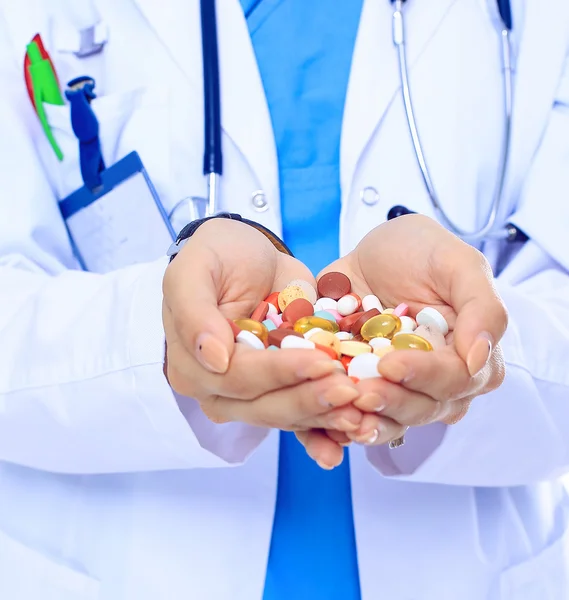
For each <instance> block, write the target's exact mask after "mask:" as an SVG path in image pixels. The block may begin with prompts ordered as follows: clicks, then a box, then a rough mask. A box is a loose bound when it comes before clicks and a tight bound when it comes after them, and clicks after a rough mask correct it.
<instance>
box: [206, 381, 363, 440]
mask: <svg viewBox="0 0 569 600" xmlns="http://www.w3.org/2000/svg"><path fill="white" fill-rule="evenodd" d="M358 396H359V392H358V390H357V388H356V386H355V384H354V383H353V382H352V381H351V380H350V379H349V378H348V377H347V376H346V375H344V374H341V373H337V372H336V373H332V374H331V375H328V376H327V377H323V378H322V379H319V380H316V381H308V382H305V383H301V384H299V385H296V386H294V387H290V388H285V389H278V390H275V391H273V392H269V393H268V394H264V395H263V396H260V397H259V398H256V399H255V400H251V401H243V400H235V399H234V398H230V397H229V398H228V397H224V396H216V397H213V398H212V399H211V400H209V401H208V402H204V403H203V406H204V408H205V409H206V410H207V411H208V412H210V413H211V414H213V415H215V417H216V418H220V419H224V420H225V421H238V422H243V423H249V424H251V425H256V426H258V427H274V428H277V429H294V428H295V427H296V426H300V425H302V424H303V423H306V422H307V419H310V418H314V417H316V416H318V415H322V414H324V413H328V412H330V406H335V407H340V406H344V405H346V404H348V403H350V402H353V401H354V400H355V399H356V398H357V397H358ZM206 404H207V407H206Z"/></svg>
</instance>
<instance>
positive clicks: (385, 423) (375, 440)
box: [347, 414, 408, 446]
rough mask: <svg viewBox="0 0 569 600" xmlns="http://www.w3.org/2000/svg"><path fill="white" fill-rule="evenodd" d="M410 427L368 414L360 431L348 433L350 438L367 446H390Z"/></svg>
mask: <svg viewBox="0 0 569 600" xmlns="http://www.w3.org/2000/svg"><path fill="white" fill-rule="evenodd" d="M407 429H408V427H407V426H406V425H402V424H401V423H398V422H397V421H394V420H393V419H389V418H387V417H383V416H378V415H371V414H366V415H364V417H363V419H362V422H361V425H360V429H359V430H358V431H356V432H354V433H348V434H347V435H348V437H349V438H350V439H351V440H352V441H354V442H356V443H358V444H365V445H366V446H380V445H382V444H388V443H389V442H391V441H393V440H396V439H398V438H400V437H401V436H403V435H404V434H405V432H406V431H407Z"/></svg>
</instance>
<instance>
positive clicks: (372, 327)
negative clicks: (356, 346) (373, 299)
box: [361, 313, 401, 340]
mask: <svg viewBox="0 0 569 600" xmlns="http://www.w3.org/2000/svg"><path fill="white" fill-rule="evenodd" d="M400 329H401V320H400V319H399V317H396V316H395V315H391V314H387V315H386V314H385V313H381V314H380V315H377V316H375V317H372V318H371V319H369V321H366V322H365V324H364V325H363V327H362V328H361V335H362V337H363V339H364V340H371V339H373V338H376V337H384V338H390V339H391V338H392V337H393V335H394V334H395V333H397V332H398V331H399V330H400Z"/></svg>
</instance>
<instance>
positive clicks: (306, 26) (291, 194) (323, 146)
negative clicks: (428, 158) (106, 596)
mask: <svg viewBox="0 0 569 600" xmlns="http://www.w3.org/2000/svg"><path fill="white" fill-rule="evenodd" d="M241 1H242V4H243V8H244V11H245V14H246V15H247V22H248V25H249V31H250V33H251V39H252V41H253V46H254V49H255V53H256V56H257V62H258V65H259V70H260V73H261V78H262V80H263V85H264V88H265V94H266V96H267V100H268V105H269V110H270V113H271V119H272V124H273V130H274V134H275V139H276V145H277V154H278V162H279V177H280V189H281V203H282V220H283V234H284V240H285V242H286V244H287V245H288V246H289V247H290V248H291V250H292V251H293V253H294V254H295V256H296V257H297V258H299V259H300V260H302V261H303V262H304V263H305V264H306V265H307V266H308V267H309V268H310V269H311V270H312V272H313V273H314V274H315V275H316V274H317V273H318V272H319V271H320V270H321V269H322V268H323V267H325V266H326V265H327V264H329V263H330V262H332V261H334V260H336V259H337V258H338V254H339V248H338V238H339V222H340V175H339V171H340V133H341V127H342V118H343V112H344V104H345V97H346V90H347V86H348V78H349V73H350V66H351V61H352V54H353V48H354V42H355V38H356V33H357V28H358V23H359V19H360V14H361V8H362V1H363V0H309V1H307V0H286V1H284V0H263V1H262V2H259V1H258V0H241ZM316 598H325V599H326V600H336V599H338V600H359V599H360V586H359V577H358V565H357V556H356V546H355V535H354V525H353V515H352V499H351V488H350V469H349V461H348V454H347V453H346V454H345V457H344V462H343V464H342V466H341V467H339V468H337V469H335V470H333V471H324V470H322V469H320V468H319V467H318V466H317V465H316V464H315V463H314V462H313V461H312V460H311V459H310V458H308V456H307V455H306V452H305V451H304V448H303V447H302V446H301V445H300V444H299V443H298V441H297V440H296V438H295V436H294V434H292V433H284V432H283V433H281V437H280V454H279V475H278V492H277V505H276V513H275V520H274V526H273V536H272V541H271V549H270V555H269V562H268V565H267V578H266V583H265V594H264V600H291V599H294V600H314V599H316Z"/></svg>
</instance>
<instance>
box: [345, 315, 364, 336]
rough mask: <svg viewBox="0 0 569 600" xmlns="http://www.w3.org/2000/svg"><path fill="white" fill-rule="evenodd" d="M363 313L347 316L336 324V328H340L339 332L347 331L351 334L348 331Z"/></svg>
mask: <svg viewBox="0 0 569 600" xmlns="http://www.w3.org/2000/svg"><path fill="white" fill-rule="evenodd" d="M363 314H365V313H364V312H357V313H354V314H353V315H349V316H348V317H344V318H343V319H342V320H341V321H339V322H338V326H339V327H340V331H348V332H350V333H351V331H350V329H351V328H352V325H353V324H354V323H355V322H356V321H357V320H358V319H359V318H360V317H361V316H362V315H363Z"/></svg>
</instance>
